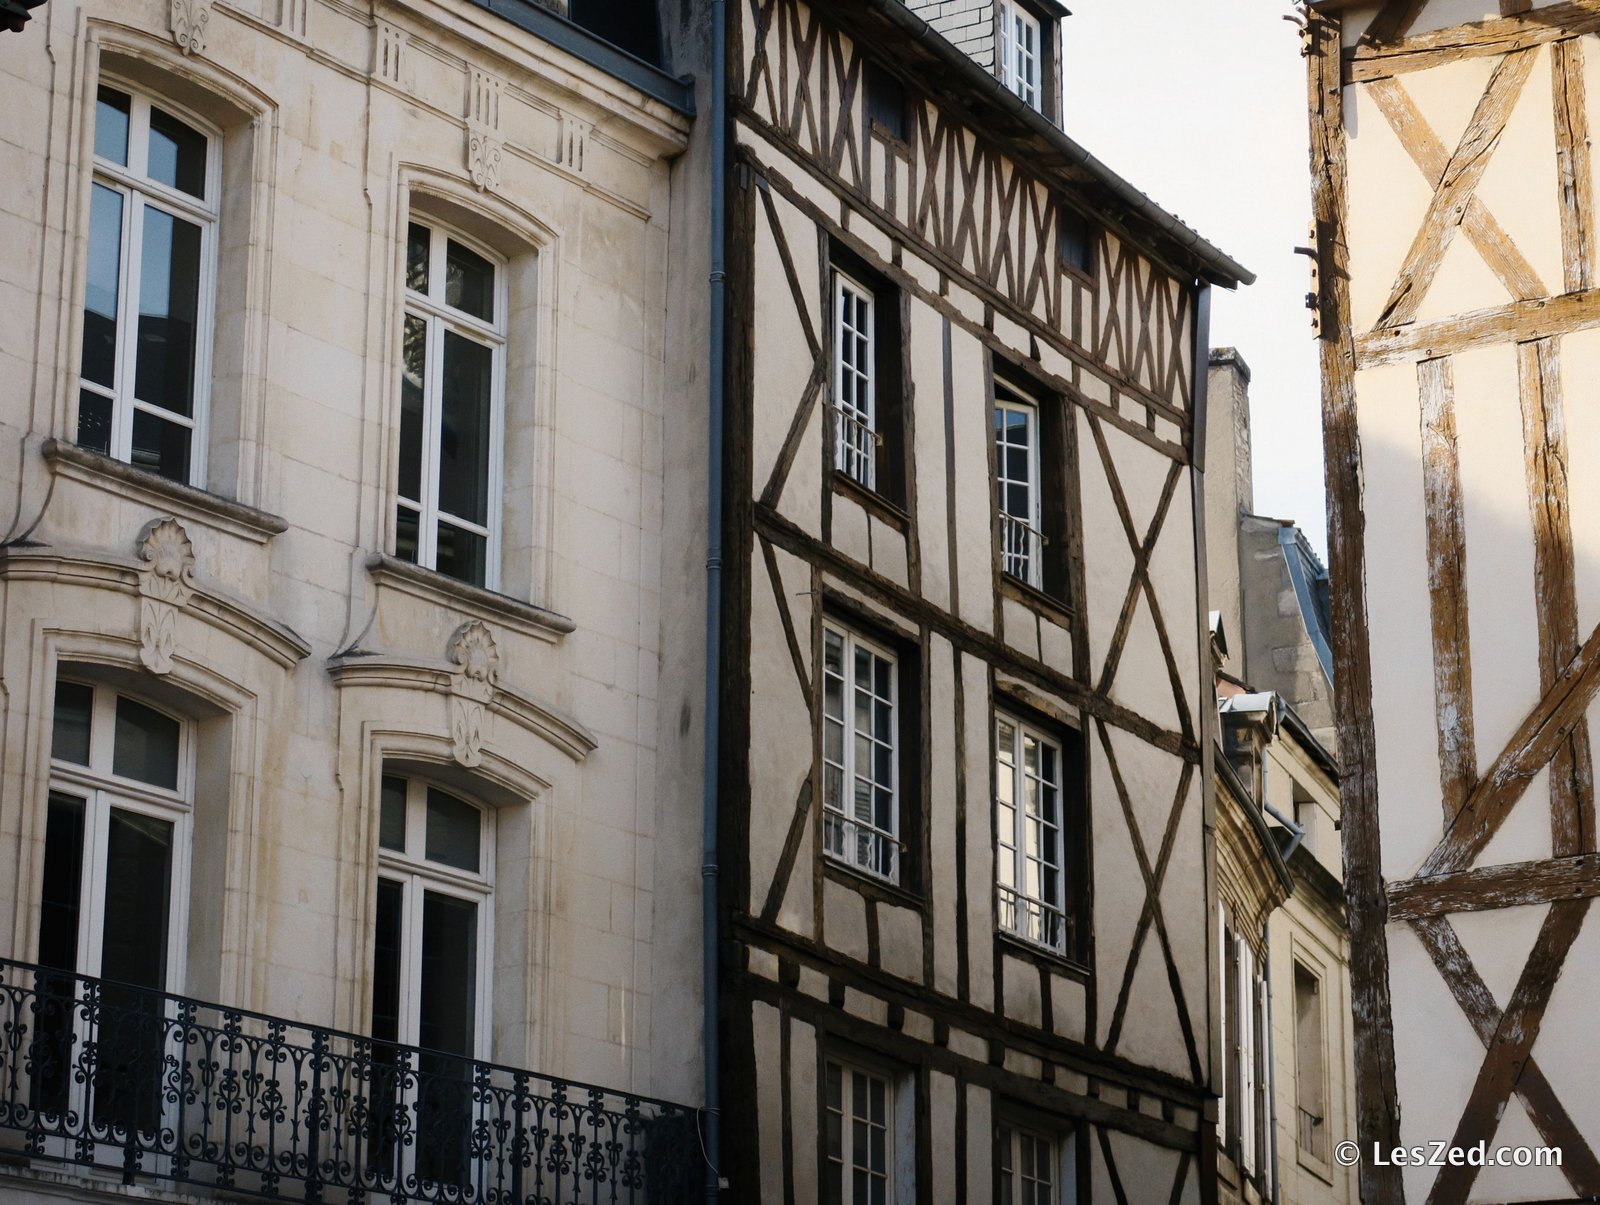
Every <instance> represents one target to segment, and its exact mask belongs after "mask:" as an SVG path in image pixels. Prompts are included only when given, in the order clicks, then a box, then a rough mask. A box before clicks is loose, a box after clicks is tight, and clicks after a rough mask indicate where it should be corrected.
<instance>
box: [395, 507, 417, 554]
mask: <svg viewBox="0 0 1600 1205" xmlns="http://www.w3.org/2000/svg"><path fill="white" fill-rule="evenodd" d="M418 531H419V528H418V515H417V512H416V511H414V510H407V509H406V508H405V507H403V506H400V507H396V508H395V516H394V554H395V556H396V557H398V558H399V559H400V560H402V561H410V562H411V563H412V564H413V565H415V564H416V563H417V539H418Z"/></svg>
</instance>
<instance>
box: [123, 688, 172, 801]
mask: <svg viewBox="0 0 1600 1205" xmlns="http://www.w3.org/2000/svg"><path fill="white" fill-rule="evenodd" d="M178 731H179V724H178V721H177V720H175V719H173V718H172V717H171V716H169V715H163V714H162V713H161V712H159V711H157V710H156V709H155V708H153V707H146V706H145V705H144V704H143V703H140V702H138V701H137V700H135V699H130V698H127V697H126V696H119V697H118V698H117V727H116V737H115V739H114V740H113V742H112V751H111V772H112V773H113V774H117V775H120V776H121V777H123V778H133V779H137V780H138V781H139V782H147V783H149V784H150V785H151V786H155V787H165V788H167V789H168V790H169V791H170V790H176V789H177V787H178Z"/></svg>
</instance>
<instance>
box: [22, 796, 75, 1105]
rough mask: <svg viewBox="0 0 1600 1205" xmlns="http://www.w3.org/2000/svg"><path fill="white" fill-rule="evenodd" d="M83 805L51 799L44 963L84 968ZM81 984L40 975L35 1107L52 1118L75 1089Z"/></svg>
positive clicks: (32, 1052)
mask: <svg viewBox="0 0 1600 1205" xmlns="http://www.w3.org/2000/svg"><path fill="white" fill-rule="evenodd" d="M83 810H84V809H83V801H82V800H80V799H73V798H72V797H71V796H69V795H58V794H55V793H53V792H52V793H51V795H50V811H49V815H48V818H47V819H46V821H45V839H44V882H43V884H42V889H41V892H40V900H39V964H40V965H41V966H47V967H56V968H59V969H60V970H63V971H67V972H73V971H76V970H77V969H78V921H79V915H80V912H79V910H80V908H81V906H82V901H83V823H84V821H83ZM77 982H78V981H77V979H76V977H75V976H73V975H71V974H67V975H40V976H39V979H38V992H39V995H38V998H37V1003H36V1006H35V1013H34V1018H33V1025H34V1035H35V1036H34V1039H33V1042H32V1043H31V1045H30V1047H29V1050H28V1057H29V1058H30V1059H31V1060H32V1062H33V1079H32V1083H31V1084H30V1088H31V1091H32V1103H33V1105H34V1107H35V1108H37V1109H40V1110H42V1111H44V1112H47V1113H60V1112H63V1111H64V1110H65V1109H66V1108H67V1103H68V1100H69V1092H70V1089H71V1086H72V1067H73V1050H72V1043H73V1032H72V1030H73V1021H74V1018H75V1016H76V1011H77V1010H76V1006H75V1003H74V1002H75V1000H76V999H77V995H78V993H77Z"/></svg>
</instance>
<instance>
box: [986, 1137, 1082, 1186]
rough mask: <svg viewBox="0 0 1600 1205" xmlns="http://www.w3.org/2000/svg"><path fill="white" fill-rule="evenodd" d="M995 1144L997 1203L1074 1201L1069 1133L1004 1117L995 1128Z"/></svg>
mask: <svg viewBox="0 0 1600 1205" xmlns="http://www.w3.org/2000/svg"><path fill="white" fill-rule="evenodd" d="M995 1148H996V1149H995V1179H996V1181H997V1185H996V1205H1073V1202H1075V1201H1076V1200H1077V1199H1078V1186H1077V1183H1076V1171H1075V1168H1076V1166H1077V1165H1076V1159H1075V1156H1076V1148H1075V1147H1074V1145H1073V1143H1072V1140H1071V1136H1070V1135H1050V1134H1047V1133H1044V1132H1043V1131H1041V1130H1038V1129H1034V1128H1032V1127H1030V1126H1022V1125H1016V1124H1013V1123H1012V1122H1011V1121H1009V1120H1007V1121H1002V1122H1001V1123H1000V1125H999V1127H998V1128H997V1129H996V1131H995Z"/></svg>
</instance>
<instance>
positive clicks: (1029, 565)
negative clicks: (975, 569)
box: [996, 510, 1050, 590]
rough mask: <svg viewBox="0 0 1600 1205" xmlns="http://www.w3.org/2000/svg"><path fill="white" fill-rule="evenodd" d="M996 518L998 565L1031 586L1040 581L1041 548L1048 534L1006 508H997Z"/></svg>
mask: <svg viewBox="0 0 1600 1205" xmlns="http://www.w3.org/2000/svg"><path fill="white" fill-rule="evenodd" d="M996 514H997V515H998V516H999V521H1000V568H1001V569H1002V570H1003V571H1004V572H1005V573H1007V574H1008V575H1010V576H1011V577H1014V578H1016V579H1017V580H1018V581H1021V582H1026V583H1027V584H1028V585H1030V586H1032V587H1033V588H1034V589H1035V590H1037V589H1039V588H1040V586H1041V585H1042V584H1043V581H1044V548H1045V545H1046V544H1048V543H1049V542H1050V539H1049V537H1048V536H1046V535H1045V534H1044V532H1042V531H1040V530H1039V529H1038V528H1037V527H1035V526H1033V524H1031V523H1028V522H1026V521H1024V520H1022V519H1019V518H1018V517H1017V516H1016V515H1013V514H1010V513H1009V512H1007V511H1003V510H1002V511H997V512H996Z"/></svg>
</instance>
